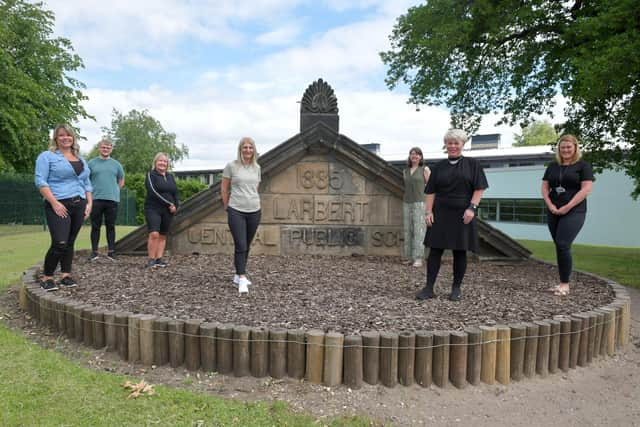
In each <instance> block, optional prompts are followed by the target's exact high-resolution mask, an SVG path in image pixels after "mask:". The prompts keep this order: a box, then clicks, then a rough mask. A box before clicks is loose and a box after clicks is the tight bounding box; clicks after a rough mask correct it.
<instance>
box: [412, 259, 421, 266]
mask: <svg viewBox="0 0 640 427" xmlns="http://www.w3.org/2000/svg"><path fill="white" fill-rule="evenodd" d="M413 266H414V267H422V260H421V259H417V260H415V261H414V262H413Z"/></svg>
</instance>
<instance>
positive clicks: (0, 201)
mask: <svg viewBox="0 0 640 427" xmlns="http://www.w3.org/2000/svg"><path fill="white" fill-rule="evenodd" d="M0 224H20V225H37V224H42V225H43V226H44V225H45V224H46V221H45V217H44V205H43V202H42V196H41V195H40V192H39V191H38V189H37V188H36V187H35V185H34V180H33V175H31V174H0ZM116 224H118V225H137V222H136V194H135V191H131V190H129V189H128V188H126V187H125V188H123V189H122V190H120V204H119V206H118V218H117V220H116Z"/></svg>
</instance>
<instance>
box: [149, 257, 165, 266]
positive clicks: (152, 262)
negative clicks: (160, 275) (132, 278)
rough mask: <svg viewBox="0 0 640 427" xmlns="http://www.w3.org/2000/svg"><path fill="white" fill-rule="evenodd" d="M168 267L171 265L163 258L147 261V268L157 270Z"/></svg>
mask: <svg viewBox="0 0 640 427" xmlns="http://www.w3.org/2000/svg"><path fill="white" fill-rule="evenodd" d="M168 265H169V264H167V263H166V262H164V261H163V260H162V258H158V259H150V260H149V261H147V267H151V268H155V267H160V268H165V267H166V266H168Z"/></svg>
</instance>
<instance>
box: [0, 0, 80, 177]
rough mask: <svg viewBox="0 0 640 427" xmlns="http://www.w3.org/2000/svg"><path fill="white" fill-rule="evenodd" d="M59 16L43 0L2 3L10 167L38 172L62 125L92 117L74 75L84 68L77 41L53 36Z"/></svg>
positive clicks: (5, 148)
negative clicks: (53, 135)
mask: <svg viewBox="0 0 640 427" xmlns="http://www.w3.org/2000/svg"><path fill="white" fill-rule="evenodd" d="M53 24H54V16H53V13H52V12H50V11H48V10H45V9H44V8H43V5H42V3H29V2H27V1H23V0H2V1H0V158H2V159H3V161H4V164H5V165H4V166H3V167H4V168H5V169H13V170H15V171H17V172H30V171H33V165H34V162H35V159H36V157H37V156H38V153H39V152H40V151H42V150H44V149H46V147H47V141H48V139H49V133H50V132H51V129H53V128H54V127H55V126H56V125H57V124H59V123H73V122H76V121H77V120H78V119H79V118H91V116H89V115H88V114H87V112H86V111H85V109H84V107H83V106H82V105H81V103H82V101H83V100H85V99H86V97H85V96H84V95H83V94H82V91H81V89H83V88H84V87H85V86H84V84H82V83H81V82H80V81H78V80H76V79H75V78H73V77H71V76H70V75H69V73H71V72H73V71H76V70H78V69H80V68H83V64H82V60H81V59H80V57H79V56H78V55H76V54H74V53H73V47H72V45H71V42H70V41H69V40H67V39H65V38H62V37H52V34H53Z"/></svg>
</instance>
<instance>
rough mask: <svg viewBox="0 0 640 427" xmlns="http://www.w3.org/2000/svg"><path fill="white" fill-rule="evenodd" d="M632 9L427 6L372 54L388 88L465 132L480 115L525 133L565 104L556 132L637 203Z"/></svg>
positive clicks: (604, 3) (639, 97) (540, 0)
mask: <svg viewBox="0 0 640 427" xmlns="http://www.w3.org/2000/svg"><path fill="white" fill-rule="evenodd" d="M639 22H640V6H639V3H638V0H599V1H584V0H571V1H565V2H557V1H548V0H531V1H526V2H523V1H515V0H495V1H489V0H460V1H450V0H429V1H428V2H424V4H422V5H419V6H414V7H411V8H410V9H409V10H408V11H407V13H405V14H404V15H402V16H400V17H399V18H398V20H397V22H396V25H395V26H394V29H393V32H392V34H391V35H390V37H389V38H390V41H391V49H389V50H388V51H386V52H382V53H381V57H382V61H383V62H384V63H385V64H386V65H387V66H388V67H389V68H388V70H387V78H386V83H387V85H388V87H389V88H390V89H393V88H396V87H398V86H405V85H406V86H407V87H408V88H409V91H410V95H409V103H411V104H417V105H419V104H425V105H445V106H446V107H448V108H449V109H450V111H451V116H452V123H451V124H452V125H453V126H455V127H461V128H463V129H465V130H467V131H469V132H471V133H473V132H475V131H476V130H477V129H478V128H479V125H480V120H481V117H482V116H483V115H485V114H489V113H498V114H502V115H503V117H502V119H501V120H500V122H499V123H508V124H510V125H515V124H522V125H525V126H526V125H527V124H528V123H530V122H531V121H532V120H533V119H534V118H535V117H538V116H539V115H542V114H547V115H550V116H553V109H554V107H555V105H556V99H557V97H556V95H558V94H561V95H562V96H563V97H564V98H565V99H566V100H567V107H566V108H565V111H564V115H565V116H566V118H567V120H566V122H565V123H564V124H563V125H562V128H563V133H573V134H575V135H577V136H578V137H579V138H580V139H581V140H582V142H583V145H584V148H586V150H585V151H587V152H588V156H587V160H589V161H591V162H592V163H593V165H594V169H595V170H596V171H598V170H600V169H602V168H604V167H613V168H616V169H622V170H624V171H625V172H626V173H627V174H628V175H629V176H631V177H632V178H633V179H634V181H635V189H634V191H633V195H634V196H635V197H637V196H638V195H640V55H638V52H640V25H638V23H639Z"/></svg>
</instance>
